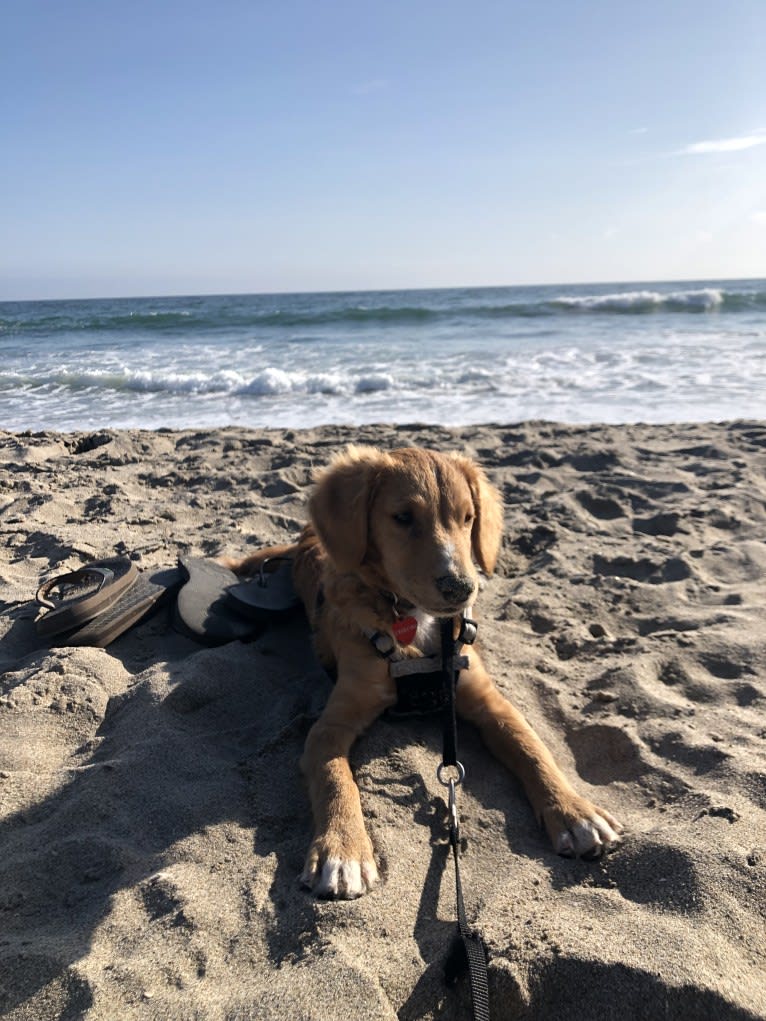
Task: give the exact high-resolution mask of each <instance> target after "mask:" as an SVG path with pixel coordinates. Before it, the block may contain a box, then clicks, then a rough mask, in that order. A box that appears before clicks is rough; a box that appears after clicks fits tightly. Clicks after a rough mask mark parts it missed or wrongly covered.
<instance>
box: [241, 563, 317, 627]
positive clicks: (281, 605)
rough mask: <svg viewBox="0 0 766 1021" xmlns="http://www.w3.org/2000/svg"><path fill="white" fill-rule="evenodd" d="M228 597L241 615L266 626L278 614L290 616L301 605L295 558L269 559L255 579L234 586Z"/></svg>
mask: <svg viewBox="0 0 766 1021" xmlns="http://www.w3.org/2000/svg"><path fill="white" fill-rule="evenodd" d="M273 565H277V566H276V568H274V566H273ZM227 596H228V599H229V601H230V602H231V603H232V604H233V606H234V607H235V608H236V609H237V610H238V612H239V613H241V614H242V615H243V616H246V617H249V618H250V619H251V620H254V621H258V622H259V623H263V624H266V623H267V622H268V621H269V620H270V619H272V618H273V617H274V616H275V615H276V616H280V617H281V616H286V615H287V614H289V613H291V612H292V611H293V610H295V609H296V608H297V607H298V606H300V599H299V598H298V595H297V593H296V591H295V588H294V587H293V562H292V560H291V558H290V557H271V558H267V559H266V560H264V561H263V563H262V564H261V568H260V571H259V572H258V574H257V575H256V576H255V577H254V578H250V579H249V580H248V581H243V582H240V583H239V584H238V585H232V586H231V587H230V588H229V589H228V590H227Z"/></svg>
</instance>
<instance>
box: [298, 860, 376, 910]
mask: <svg viewBox="0 0 766 1021" xmlns="http://www.w3.org/2000/svg"><path fill="white" fill-rule="evenodd" d="M377 881H378V870H377V869H376V868H375V864H374V862H371V861H364V862H358V861H353V860H347V859H345V858H328V859H327V861H326V862H325V863H324V865H323V866H322V871H321V872H320V873H319V877H318V878H317V876H316V873H314V872H312V871H311V870H310V869H306V870H304V873H303V875H302V876H301V883H302V884H303V885H304V886H308V887H311V888H313V890H314V893H315V894H316V895H317V897H329V898H338V899H341V900H353V899H354V898H356V897H361V896H363V895H364V894H365V893H367V892H368V890H371V889H372V888H373V886H374V885H375V883H376V882H377Z"/></svg>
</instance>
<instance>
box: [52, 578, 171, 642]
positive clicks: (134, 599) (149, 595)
mask: <svg viewBox="0 0 766 1021" xmlns="http://www.w3.org/2000/svg"><path fill="white" fill-rule="evenodd" d="M184 577H185V575H184V574H183V572H182V571H181V570H180V569H179V568H177V567H166V568H163V569H161V570H159V571H154V572H152V573H150V572H148V571H146V572H142V573H141V574H139V575H138V579H137V580H136V582H135V584H133V585H131V587H130V588H129V589H127V590H126V591H124V592H123V593H122V595H121V596H119V597H118V599H117V600H116V601H115V602H114V603H112V604H111V606H109V607H107V609H106V610H104V611H103V612H102V613H99V614H98V616H97V617H94V618H93V619H92V620H91V621H89V623H87V624H86V625H85V627H81V628H79V629H78V630H77V631H75V632H74V634H69V635H67V636H66V637H65V638H64V639H63V640H62V642H61V644H62V645H94V646H96V648H99V649H104V648H106V646H107V645H109V644H110V643H111V642H113V641H114V640H115V638H119V637H120V635H121V634H123V633H124V632H125V631H127V630H128V628H130V627H133V625H134V624H138V622H139V621H141V620H143V619H144V618H145V617H148V616H149V615H150V614H151V613H153V612H154V611H155V610H157V609H159V607H160V606H161V605H162V604H163V603H164V602H165V601H166V600H167V599H168V598H169V597H170V596H171V595H172V594H173V593H174V592H176V591H177V590H178V589H179V588H180V587H181V585H182V583H183V581H184Z"/></svg>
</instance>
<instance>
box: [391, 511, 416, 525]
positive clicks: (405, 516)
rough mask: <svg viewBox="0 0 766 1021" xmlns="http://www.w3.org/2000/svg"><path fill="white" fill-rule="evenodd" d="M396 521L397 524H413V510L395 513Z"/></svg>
mask: <svg viewBox="0 0 766 1021" xmlns="http://www.w3.org/2000/svg"><path fill="white" fill-rule="evenodd" d="M394 521H395V522H396V523H397V525H403V526H405V527H406V526H407V525H411V524H412V511H399V513H398V514H394Z"/></svg>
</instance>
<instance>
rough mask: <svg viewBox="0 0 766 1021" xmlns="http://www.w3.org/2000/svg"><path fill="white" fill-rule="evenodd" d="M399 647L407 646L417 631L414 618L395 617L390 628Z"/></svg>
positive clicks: (416, 623)
mask: <svg viewBox="0 0 766 1021" xmlns="http://www.w3.org/2000/svg"><path fill="white" fill-rule="evenodd" d="M391 630H392V631H393V632H394V637H395V638H396V640H397V642H399V644H400V645H409V644H410V642H411V641H412V639H413V638H414V637H415V634H416V633H417V630H418V622H417V621H416V620H415V618H414V617H397V618H396V620H395V621H394V626H393V627H392V628H391Z"/></svg>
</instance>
